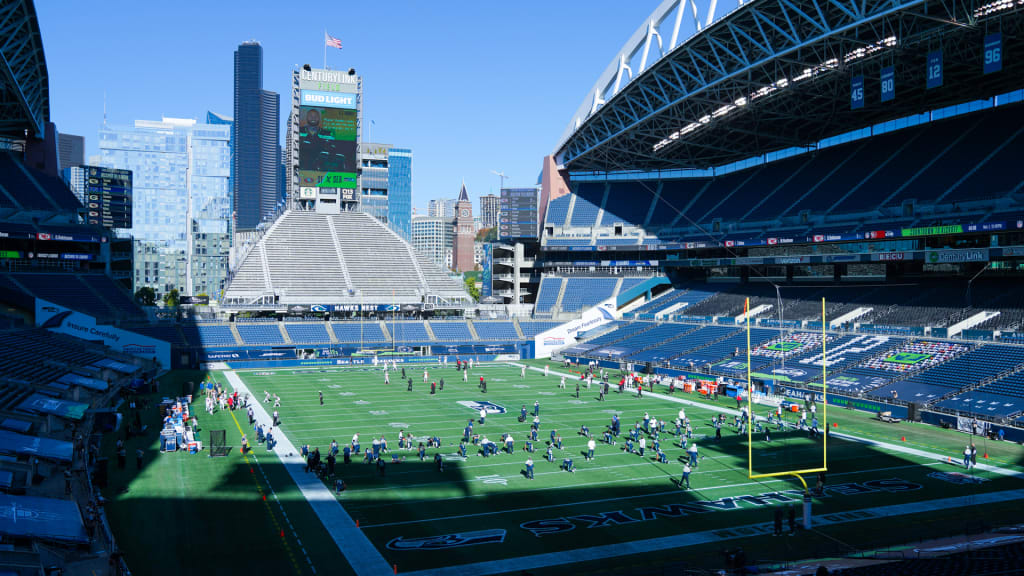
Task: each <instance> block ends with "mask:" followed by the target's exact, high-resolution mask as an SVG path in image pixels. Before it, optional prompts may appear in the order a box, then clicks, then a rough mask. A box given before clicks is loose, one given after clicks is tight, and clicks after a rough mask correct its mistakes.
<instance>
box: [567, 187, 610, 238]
mask: <svg viewBox="0 0 1024 576" xmlns="http://www.w3.org/2000/svg"><path fill="white" fill-rule="evenodd" d="M603 195H604V184H591V183H582V184H580V185H579V187H578V188H577V189H576V205H575V206H574V207H573V209H572V216H571V217H570V218H569V224H570V225H571V226H578V227H590V226H594V225H596V224H597V213H598V211H599V210H600V206H601V197H602V196H603Z"/></svg>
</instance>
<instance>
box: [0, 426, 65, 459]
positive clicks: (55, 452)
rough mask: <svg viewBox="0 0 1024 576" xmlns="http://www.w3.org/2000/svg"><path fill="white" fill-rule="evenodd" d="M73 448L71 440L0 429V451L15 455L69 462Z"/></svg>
mask: <svg viewBox="0 0 1024 576" xmlns="http://www.w3.org/2000/svg"><path fill="white" fill-rule="evenodd" d="M73 449H74V446H72V445H71V442H65V441H63V440H52V439H50V438H39V437H36V436H26V435H24V434H16V433H14V432H8V431H6V430H0V453H4V454H15V455H17V456H39V457H40V458H47V459H49V460H57V461H60V462H71V454H72V450H73Z"/></svg>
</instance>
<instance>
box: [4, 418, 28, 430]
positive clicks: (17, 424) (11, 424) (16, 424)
mask: <svg viewBox="0 0 1024 576" xmlns="http://www.w3.org/2000/svg"><path fill="white" fill-rule="evenodd" d="M0 428H3V429H5V430H14V431H15V432H28V431H29V430H31V429H32V423H31V422H26V421H24V420H18V419H16V418H4V419H3V421H2V422H0Z"/></svg>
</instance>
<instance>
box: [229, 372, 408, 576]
mask: <svg viewBox="0 0 1024 576" xmlns="http://www.w3.org/2000/svg"><path fill="white" fill-rule="evenodd" d="M224 377H225V378H226V379H227V381H228V383H230V384H231V386H232V387H233V388H234V389H235V390H237V391H238V393H239V394H242V395H245V394H248V395H249V398H250V400H251V402H250V404H249V405H250V406H252V407H253V412H254V413H255V416H256V421H257V422H259V423H261V424H263V425H265V426H270V424H271V423H272V422H273V420H272V419H271V417H270V415H269V414H267V411H266V410H265V409H264V408H263V404H262V403H261V402H260V401H259V399H258V398H257V397H256V395H255V394H253V393H252V391H250V390H249V389H248V388H247V387H246V385H245V383H244V382H242V379H241V378H239V377H238V374H235V373H234V372H224ZM274 440H275V442H276V447H275V449H274V454H276V455H277V458H278V460H280V461H281V464H282V465H283V466H284V468H285V470H287V471H288V474H289V475H291V477H292V480H293V481H294V482H295V485H296V486H297V487H298V488H299V491H300V492H302V495H303V497H305V499H306V501H307V502H309V505H310V507H312V508H313V512H315V513H316V515H317V517H319V518H320V521H321V522H323V525H324V528H325V529H326V530H327V533H328V534H330V535H331V539H332V540H334V543H335V544H336V545H337V546H338V550H340V551H341V553H342V555H344V556H345V559H346V560H348V563H349V564H350V565H351V566H352V569H353V570H355V572H356V574H358V575H359V576H390V575H392V574H393V570H392V567H391V566H389V565H388V563H387V561H386V560H384V557H383V556H382V555H381V553H380V551H379V550H377V548H376V547H375V546H374V545H373V544H372V543H371V542H370V540H369V539H368V538H367V537H366V535H365V534H363V532H362V530H360V529H359V528H356V524H355V522H354V521H353V520H352V517H351V516H349V515H348V512H346V511H345V509H344V508H343V507H342V506H341V503H340V502H338V499H337V498H335V497H334V494H332V493H331V491H330V490H328V489H327V486H324V483H323V482H321V481H320V480H319V479H318V478H316V477H315V476H313V475H312V474H307V473H306V463H305V461H304V460H303V459H302V455H301V454H299V451H298V450H296V449H295V446H294V445H293V444H292V443H291V441H290V440H289V439H288V437H287V436H286V435H285V434H284V433H283V432H281V431H280V429H278V430H277V431H276V433H275V434H274Z"/></svg>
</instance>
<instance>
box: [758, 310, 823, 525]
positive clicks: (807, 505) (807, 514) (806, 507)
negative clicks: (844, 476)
mask: <svg viewBox="0 0 1024 576" xmlns="http://www.w3.org/2000/svg"><path fill="white" fill-rule="evenodd" d="M743 315H744V320H745V321H746V331H747V477H748V478H749V479H757V478H776V477H780V476H794V477H796V479H797V480H799V481H800V484H802V485H803V487H804V501H803V512H804V513H803V517H804V528H805V529H810V527H811V494H810V491H809V490H808V488H807V481H806V480H804V478H803V474H816V473H818V472H826V471H828V383H827V382H826V379H825V378H826V375H827V373H828V362H827V357H826V353H827V350H826V340H827V339H828V332H827V324H826V320H825V298H822V299H821V405H822V419H823V423H824V429H825V430H824V433H823V434H822V441H821V467H819V468H804V469H800V470H785V471H781V472H768V473H764V474H754V418H755V416H754V384H753V379H752V378H751V369H750V361H751V350H750V298H747V299H746V300H745V302H744V304H743Z"/></svg>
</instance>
